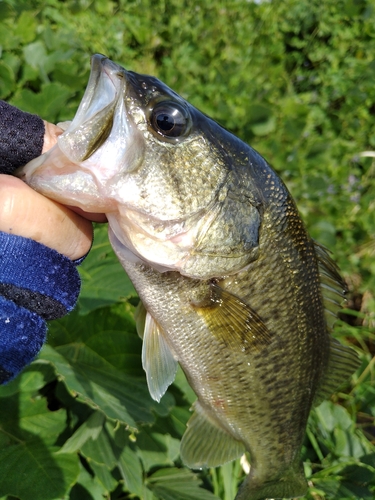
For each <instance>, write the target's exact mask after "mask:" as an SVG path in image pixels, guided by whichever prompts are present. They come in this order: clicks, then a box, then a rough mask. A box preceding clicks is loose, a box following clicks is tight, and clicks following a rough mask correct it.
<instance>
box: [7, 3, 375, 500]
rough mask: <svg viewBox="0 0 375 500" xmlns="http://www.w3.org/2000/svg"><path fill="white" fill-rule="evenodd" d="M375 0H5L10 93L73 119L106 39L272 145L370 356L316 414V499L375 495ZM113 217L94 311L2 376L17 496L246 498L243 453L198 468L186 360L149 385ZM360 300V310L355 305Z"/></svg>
mask: <svg viewBox="0 0 375 500" xmlns="http://www.w3.org/2000/svg"><path fill="white" fill-rule="evenodd" d="M374 15H375V7H374V4H373V2H372V1H371V0H324V1H318V0H298V1H297V0H285V1H284V2H278V1H277V0H274V1H264V2H252V1H246V0H226V1H224V0H221V1H217V2H214V1H208V2H199V1H198V0H191V1H189V2H187V1H185V0H170V1H168V2H166V1H165V0H153V1H151V0H116V1H107V0H66V1H59V0H30V1H26V0H0V98H1V99H6V100H7V101H9V102H11V103H13V104H15V105H17V106H19V107H20V108H22V109H23V110H25V111H30V112H32V113H38V114H39V115H40V116H42V117H43V118H44V119H46V120H50V121H54V122H57V121H65V120H69V119H71V118H72V116H73V115H74V113H75V111H76V109H77V106H78V104H79V102H80V99H81V97H82V94H83V91H84V88H85V86H86V83H87V80H88V75H89V66H90V64H89V59H90V55H91V54H93V53H95V52H100V53H104V54H106V55H108V56H109V57H110V58H111V59H113V60H115V61H116V62H118V63H120V64H122V65H124V66H125V67H126V68H128V69H132V70H135V71H138V72H141V73H148V74H153V75H155V76H158V77H160V78H161V79H162V80H163V81H165V82H166V83H167V84H168V85H169V86H171V87H172V88H174V89H175V90H176V91H177V92H179V93H180V94H181V95H182V96H184V97H185V98H186V99H188V100H189V101H190V102H192V104H194V105H196V106H197V107H199V108H200V109H201V110H202V111H204V112H205V113H207V114H209V115H211V116H212V117H213V118H214V119H216V120H217V121H219V122H220V123H222V124H223V125H225V126H226V127H227V128H229V129H230V130H232V131H233V132H234V133H235V134H237V135H238V136H240V137H241V138H242V139H244V140H245V141H247V142H248V143H250V144H251V145H252V146H253V147H255V148H256V149H257V150H258V151H260V152H261V154H262V155H263V156H265V157H266V158H267V159H268V161H269V162H270V163H271V164H272V165H273V166H274V167H275V168H276V170H277V171H278V172H279V173H280V175H281V177H282V178H283V179H284V181H285V182H286V183H287V185H288V187H289V188H290V190H291V192H292V194H293V196H294V197H295V199H296V201H297V204H298V206H299V209H300V211H301V213H302V215H303V218H304V220H305V221H306V224H307V226H308V228H309V230H310V232H311V234H312V235H313V237H314V238H316V239H317V240H318V241H320V242H321V243H323V244H325V245H327V246H329V247H330V248H331V249H332V251H333V252H334V255H335V258H336V260H337V261H338V262H339V264H340V267H341V268H342V270H343V273H344V275H345V277H346V279H347V281H348V284H349V286H350V289H351V295H350V297H349V303H348V306H350V307H351V309H350V308H348V309H347V311H346V312H347V314H346V315H345V317H344V316H343V319H345V321H341V322H340V323H339V324H338V325H337V328H336V330H335V335H336V336H338V337H339V338H340V339H341V341H343V342H351V343H352V344H354V345H355V347H356V348H357V350H358V352H359V353H360V355H361V359H362V366H361V368H360V370H359V375H357V376H356V377H354V378H353V383H352V386H351V387H346V388H344V389H346V392H345V391H343V392H342V393H340V394H338V395H335V396H334V397H333V398H332V400H331V401H329V402H324V403H323V404H322V405H321V406H320V407H318V408H317V409H316V410H314V411H313V412H312V414H311V418H310V421H309V425H308V429H307V433H306V439H305V444H304V447H303V459H304V463H305V471H306V475H307V477H308V480H309V485H310V490H309V493H308V495H307V496H306V499H308V500H320V499H326V500H332V499H341V500H342V499H354V498H360V499H370V498H374V494H375V449H374V446H373V444H374V441H375V433H374V418H375V389H374V386H373V379H374V362H373V359H374V358H373V353H374V341H375V333H374V325H375V322H374V316H375V298H374V294H373V290H374V288H375V266H374V256H375V243H374V241H375V215H374V214H375V202H374V195H373V193H374V187H375V162H374V155H373V154H372V152H373V151H374V150H375V134H374V131H375V130H374V125H375V124H374V114H375V86H374V84H373V82H374V78H375V59H374V55H373V54H375V24H374ZM105 233H106V230H105V228H104V227H101V228H97V230H96V236H95V241H94V246H93V249H92V251H91V253H90V255H89V257H88V258H87V259H86V261H85V262H84V263H83V265H82V266H81V275H82V279H83V290H82V294H81V297H80V302H79V306H78V308H77V310H76V311H75V312H74V313H72V314H71V315H69V316H68V317H66V318H63V319H62V320H60V321H56V322H52V323H51V324H50V329H49V340H48V345H47V346H46V347H45V348H44V349H43V352H42V354H41V356H40V357H39V358H38V360H36V361H35V362H34V363H33V364H32V365H31V366H30V367H29V368H28V369H27V370H25V371H24V373H23V374H21V375H20V376H19V377H18V378H17V380H15V381H13V382H12V383H11V384H9V385H7V386H5V387H1V388H0V499H1V500H13V499H14V498H19V499H20V500H55V499H57V498H61V499H62V498H63V499H64V500H99V499H100V500H102V499H103V498H106V499H113V500H115V499H131V498H133V499H141V500H157V499H160V500H172V499H173V500H188V499H193V498H197V499H202V500H205V499H207V500H208V499H214V498H221V499H223V500H230V499H233V496H234V493H235V492H236V490H237V488H238V484H239V483H240V482H241V480H242V478H243V472H242V467H241V465H240V463H239V462H238V461H236V462H234V463H231V464H227V465H225V466H223V467H221V468H218V469H215V470H209V471H202V472H197V471H189V470H187V469H186V468H184V467H183V466H182V464H181V461H180V459H179V440H180V438H181V436H182V434H183V432H184V429H185V425H186V422H187V420H188V418H189V407H190V406H191V403H192V401H193V400H194V394H193V393H192V390H191V389H190V387H189V386H188V384H187V382H186V379H185V378H184V375H183V373H182V372H181V371H179V372H178V375H177V378H176V382H175V383H174V384H173V385H172V387H171V388H170V390H169V391H168V392H167V394H166V395H165V396H164V397H163V399H162V401H161V403H160V404H157V403H155V402H154V401H152V400H151V398H150V397H149V395H148V390H147V386H146V381H145V376H144V373H143V370H142V367H141V363H140V351H141V341H140V339H139V338H138V336H137V334H136V331H135V325H134V320H133V313H134V308H135V306H136V303H137V299H136V295H135V292H134V289H133V287H132V285H131V283H130V282H129V280H128V279H127V277H126V276H125V274H124V272H123V271H122V269H121V267H120V265H119V264H118V262H117V260H116V258H115V257H114V254H113V252H112V250H111V248H110V246H109V243H108V241H107V239H106V234H105ZM353 309H354V310H353Z"/></svg>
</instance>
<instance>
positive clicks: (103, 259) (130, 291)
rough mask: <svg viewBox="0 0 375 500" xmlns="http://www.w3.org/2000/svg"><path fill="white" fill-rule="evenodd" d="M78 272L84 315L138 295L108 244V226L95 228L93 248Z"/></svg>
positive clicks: (81, 306) (81, 309)
mask: <svg viewBox="0 0 375 500" xmlns="http://www.w3.org/2000/svg"><path fill="white" fill-rule="evenodd" d="M79 271H80V274H81V277H82V282H83V286H82V290H81V294H80V298H79V304H80V312H81V314H87V313H89V312H90V311H93V310H95V309H97V308H99V307H104V306H107V305H111V304H113V303H115V302H119V301H120V300H124V299H126V298H128V297H130V296H135V295H136V292H135V290H134V287H133V285H132V283H131V281H130V280H129V278H128V277H127V275H126V273H125V271H124V270H123V268H122V266H121V265H120V263H119V261H118V260H117V257H116V256H115V254H114V252H113V250H112V247H111V245H110V243H109V241H108V236H107V226H99V227H97V228H96V229H95V235H94V243H93V246H92V248H91V250H90V253H89V255H88V256H87V257H86V259H85V260H84V262H83V264H82V265H81V266H80V267H79Z"/></svg>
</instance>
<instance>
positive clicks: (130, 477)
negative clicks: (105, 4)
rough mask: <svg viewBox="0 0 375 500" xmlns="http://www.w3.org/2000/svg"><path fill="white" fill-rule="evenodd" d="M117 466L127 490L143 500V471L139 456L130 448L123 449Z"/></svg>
mask: <svg viewBox="0 0 375 500" xmlns="http://www.w3.org/2000/svg"><path fill="white" fill-rule="evenodd" d="M117 466H118V469H119V471H120V474H121V477H122V478H123V480H124V481H125V486H126V488H127V490H128V491H129V492H130V493H133V494H134V495H137V496H139V497H141V498H142V491H143V469H142V465H141V462H140V460H139V458H138V456H137V454H136V453H135V452H134V451H133V450H132V449H131V448H130V447H129V446H125V447H124V448H123V450H122V453H121V455H120V458H119V461H118V464H117Z"/></svg>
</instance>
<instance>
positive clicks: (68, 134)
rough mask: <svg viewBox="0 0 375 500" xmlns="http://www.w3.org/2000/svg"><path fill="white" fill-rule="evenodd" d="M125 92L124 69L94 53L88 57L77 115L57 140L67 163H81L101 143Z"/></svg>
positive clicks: (110, 128) (111, 126)
mask: <svg viewBox="0 0 375 500" xmlns="http://www.w3.org/2000/svg"><path fill="white" fill-rule="evenodd" d="M125 92H126V78H125V70H124V69H123V68H121V67H120V66H118V65H117V64H115V63H114V62H112V61H111V60H109V59H108V58H107V57H105V56H102V55H100V54H95V55H94V56H93V57H92V58H91V73H90V78H89V81H88V84H87V87H86V91H85V93H84V96H83V98H82V101H81V103H80V105H79V108H78V110H77V113H76V115H75V117H74V119H73V121H72V122H71V124H70V126H69V127H68V129H67V130H66V131H65V133H64V134H63V135H62V136H61V138H60V139H59V146H60V148H61V150H62V151H63V152H64V153H65V155H66V156H67V157H68V158H69V159H70V160H72V161H74V162H83V161H85V160H87V159H88V158H90V157H91V156H92V155H93V154H94V153H95V152H96V151H97V150H98V149H99V148H100V146H102V145H103V144H104V143H105V141H106V140H107V139H108V137H109V136H110V134H111V131H112V129H113V125H114V114H115V111H116V108H117V107H118V105H119V104H120V105H121V103H119V101H120V99H121V97H123V96H124V94H125ZM80 139H81V140H80Z"/></svg>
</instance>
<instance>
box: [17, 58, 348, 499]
mask: <svg viewBox="0 0 375 500" xmlns="http://www.w3.org/2000/svg"><path fill="white" fill-rule="evenodd" d="M173 110H174V111H173ZM173 112H175V116H176V117H177V118H176V122H175V126H176V127H177V128H176V131H177V133H176V135H174V132H173V130H174V129H172V135H170V130H164V129H165V128H166V129H168V127H169V120H172V118H171V117H172V116H173ZM164 132H165V133H164ZM180 132H181V133H180ZM23 175H24V176H25V179H26V181H27V182H28V183H29V184H30V185H31V186H33V187H34V188H35V189H36V190H38V191H40V192H42V193H43V194H45V195H46V196H49V197H50V198H52V199H55V200H57V201H60V202H62V203H65V204H68V205H77V206H79V207H80V208H82V209H83V210H86V211H91V212H105V213H106V215H107V218H108V221H109V227H110V230H109V236H110V240H111V243H112V246H113V248H114V250H115V252H116V254H117V255H118V257H119V259H120V261H121V263H122V265H123V267H124V268H125V270H126V271H127V273H128V275H129V277H130V279H131V280H132V282H133V284H134V286H135V288H136V289H137V291H138V293H139V296H140V298H141V300H142V303H143V305H144V307H145V309H146V311H147V313H146V323H145V324H146V326H145V329H144V337H143V338H144V342H143V353H142V360H143V364H144V367H145V370H146V374H147V380H148V384H149V388H150V392H151V395H152V397H154V399H157V400H160V398H161V397H162V395H163V394H164V392H165V390H166V388H167V386H168V385H169V384H170V383H171V382H172V381H173V378H174V374H175V371H176V367H177V362H178V363H180V365H181V367H182V368H183V370H184V372H185V374H186V376H187V379H188V381H189V383H190V384H191V386H192V388H193V389H194V391H195V393H196V394H197V397H198V400H197V403H196V404H195V413H194V414H193V416H192V418H191V420H190V421H189V423H188V428H187V432H186V433H185V435H184V437H183V440H182V445H181V455H182V458H183V460H184V462H185V463H186V464H187V465H188V466H190V467H193V468H194V467H196V468H200V467H204V466H217V465H220V464H222V463H224V462H226V461H229V460H232V459H234V458H236V457H238V456H240V455H241V454H242V453H243V452H244V451H247V452H248V453H249V454H250V460H251V471H250V474H249V476H248V477H247V478H246V480H245V482H244V483H243V485H242V487H241V488H240V491H239V493H238V495H237V497H236V499H238V500H257V499H265V498H271V497H272V498H279V497H292V496H293V497H296V496H300V495H303V494H304V493H305V491H306V488H307V486H306V480H305V478H304V475H303V467H302V463H301V461H300V449H301V445H302V440H303V437H304V432H305V427H306V422H307V417H308V414H309V411H310V409H311V407H312V405H313V404H316V403H317V402H318V401H319V400H321V399H322V397H324V396H327V395H329V393H330V392H333V391H334V390H335V388H336V387H337V386H338V385H339V383H340V382H341V381H344V379H345V378H346V377H348V376H349V375H350V373H352V372H353V371H354V370H355V368H356V366H357V360H356V356H355V355H354V354H352V351H351V350H350V349H348V348H345V347H343V346H340V344H338V343H336V342H335V341H334V340H333V339H332V337H331V336H330V334H329V325H330V323H328V322H327V311H326V310H325V309H327V307H328V309H329V312H330V313H331V316H332V317H333V319H334V317H335V313H336V311H337V309H338V307H339V302H340V301H341V299H342V293H343V289H344V287H345V285H344V283H343V282H342V280H341V279H340V277H339V275H338V274H337V270H336V268H335V266H334V264H333V263H332V262H331V261H330V258H329V256H328V254H327V252H326V251H325V250H324V249H322V248H321V247H318V246H316V244H314V242H313V241H312V240H311V238H310V237H309V235H308V234H307V232H306V230H305V228H304V225H303V223H302V221H301V219H300V217H299V214H298V211H297V209H296V206H295V204H294V202H293V200H292V198H291V196H290V194H289V192H288V191H287V189H286V187H285V185H284V184H283V182H282V181H281V180H280V178H279V177H278V176H277V175H276V173H275V172H274V171H273V170H272V169H271V168H270V167H269V165H268V164H267V163H266V161H265V160H264V159H263V158H262V157H261V156H260V155H259V154H258V153H257V152H255V151H254V150H253V149H252V148H251V147H250V146H248V145H246V144H244V143H243V142H242V141H240V140H239V139H238V138H236V137H235V136H233V135H232V134H230V133H229V132H228V131H226V130H225V129H223V128H222V127H220V126H219V125H218V124H216V123H215V122H214V121H213V120H211V119H210V118H208V117H206V116H205V115H203V114H202V113H200V112H199V111H198V110H196V109H195V108H193V107H192V106H191V105H190V104H188V103H187V102H186V101H184V100H183V99H182V98H181V97H180V96H178V95H177V94H175V93H174V92H173V91H172V90H170V89H169V88H168V87H166V86H165V85H164V84H163V83H162V82H160V81H159V80H157V79H155V78H153V77H148V76H144V75H138V74H136V73H132V72H128V71H126V70H124V69H123V68H121V67H120V66H118V65H116V64H114V63H112V62H111V61H109V60H108V59H106V58H104V56H94V58H93V62H92V73H91V76H90V81H89V84H88V87H87V90H86V93H85V96H84V98H83V100H82V103H81V105H80V108H79V110H78V112H77V114H76V117H75V119H74V120H73V122H72V124H71V125H70V126H69V127H68V129H67V131H66V132H65V133H64V134H63V135H62V136H60V138H59V142H58V145H57V146H56V147H55V148H54V149H53V150H51V151H50V152H49V153H47V154H46V155H44V156H43V157H41V158H40V159H38V160H36V161H34V162H31V163H30V164H29V165H28V166H26V167H25V169H24V173H23ZM322 285H323V287H325V290H326V291H327V290H329V292H330V294H331V299H332V297H333V299H332V300H331V301H330V302H329V304H328V302H327V300H325V298H324V295H323V293H322V290H323V288H322Z"/></svg>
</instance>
